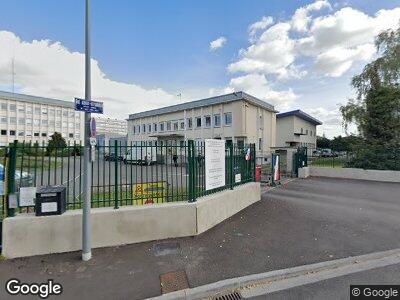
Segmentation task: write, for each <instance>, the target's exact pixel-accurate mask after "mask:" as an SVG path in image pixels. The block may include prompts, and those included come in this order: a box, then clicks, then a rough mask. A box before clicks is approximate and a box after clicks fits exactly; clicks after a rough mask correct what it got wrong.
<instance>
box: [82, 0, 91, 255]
mask: <svg viewBox="0 0 400 300" xmlns="http://www.w3.org/2000/svg"><path fill="white" fill-rule="evenodd" d="M91 98H92V95H91V76H90V0H86V18H85V100H86V101H91V100H92V99H91ZM90 119H91V114H90V113H88V112H85V132H84V157H83V166H84V175H83V188H84V200H83V210H82V260H83V261H88V260H90V259H91V258H92V241H91V239H92V237H91V222H90V208H91V207H90V206H91V203H90V201H91V196H92V195H91V178H92V168H91V159H90V157H89V156H90V155H91V154H90Z"/></svg>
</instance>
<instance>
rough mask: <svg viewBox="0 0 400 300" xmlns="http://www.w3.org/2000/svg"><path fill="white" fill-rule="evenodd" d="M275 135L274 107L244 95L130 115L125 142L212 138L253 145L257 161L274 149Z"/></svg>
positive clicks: (228, 95) (236, 94) (224, 96)
mask: <svg viewBox="0 0 400 300" xmlns="http://www.w3.org/2000/svg"><path fill="white" fill-rule="evenodd" d="M275 136H276V110H275V108H274V106H273V105H271V104H269V103H267V102H265V101H262V100H260V99H258V98H256V97H253V96H251V95H249V94H246V93H244V92H236V93H231V94H226V95H221V96H216V97H211V98H206V99H201V100H197V101H191V102H186V103H182V104H177V105H172V106H168V107H163V108H159V109H154V110H149V111H144V112H139V113H134V114H131V115H129V119H128V142H130V141H133V142H139V141H149V140H151V141H158V142H161V143H163V142H164V141H170V142H172V143H180V142H181V141H185V140H187V139H193V140H198V141H203V140H204V139H211V138H213V139H223V140H230V141H232V142H234V143H237V144H238V145H239V146H240V145H244V144H246V143H255V144H256V149H257V158H261V159H262V158H264V157H266V155H268V154H269V153H270V152H271V147H274V146H275Z"/></svg>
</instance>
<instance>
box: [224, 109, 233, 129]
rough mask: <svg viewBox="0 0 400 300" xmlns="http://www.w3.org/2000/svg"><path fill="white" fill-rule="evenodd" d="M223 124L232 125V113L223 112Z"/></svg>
mask: <svg viewBox="0 0 400 300" xmlns="http://www.w3.org/2000/svg"><path fill="white" fill-rule="evenodd" d="M224 125H225V126H231V125H232V113H230V112H227V113H224Z"/></svg>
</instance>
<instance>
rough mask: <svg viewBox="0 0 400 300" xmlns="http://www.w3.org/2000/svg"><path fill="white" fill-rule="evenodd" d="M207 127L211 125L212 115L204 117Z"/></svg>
mask: <svg viewBox="0 0 400 300" xmlns="http://www.w3.org/2000/svg"><path fill="white" fill-rule="evenodd" d="M204 120H205V123H206V127H211V117H210V116H205V117H204Z"/></svg>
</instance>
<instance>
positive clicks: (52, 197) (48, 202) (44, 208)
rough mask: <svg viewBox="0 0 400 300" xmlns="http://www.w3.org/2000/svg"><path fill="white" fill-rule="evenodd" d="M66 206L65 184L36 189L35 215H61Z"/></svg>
mask: <svg viewBox="0 0 400 300" xmlns="http://www.w3.org/2000/svg"><path fill="white" fill-rule="evenodd" d="M66 208H67V197H66V188H65V186H46V187H40V188H38V189H37V191H36V202H35V210H36V216H50V215H61V214H63V213H64V212H65V210H66Z"/></svg>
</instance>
